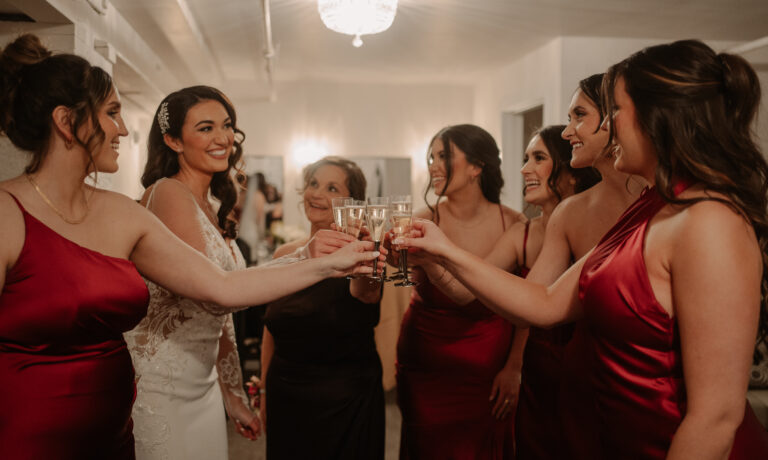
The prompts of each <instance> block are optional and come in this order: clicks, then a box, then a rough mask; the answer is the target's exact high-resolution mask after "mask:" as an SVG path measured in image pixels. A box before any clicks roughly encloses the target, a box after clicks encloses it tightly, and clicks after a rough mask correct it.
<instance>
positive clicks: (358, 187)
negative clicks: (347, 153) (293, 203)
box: [300, 155, 367, 200]
mask: <svg viewBox="0 0 768 460" xmlns="http://www.w3.org/2000/svg"><path fill="white" fill-rule="evenodd" d="M323 166H337V167H339V168H341V169H342V170H343V171H344V173H345V174H346V176H347V183H346V186H347V188H348V189H349V196H350V197H352V198H354V199H356V200H364V199H365V187H366V185H367V182H366V180H365V174H363V171H362V170H361V169H360V167H359V166H357V163H355V162H354V161H351V160H347V159H346V158H342V157H338V156H333V155H331V156H327V157H323V158H321V159H319V160H317V161H316V162H314V163H312V164H310V165H307V166H305V167H304V171H303V174H302V175H303V176H304V185H303V186H302V188H301V190H300V192H301V193H304V191H305V190H306V189H307V187H309V181H310V180H312V176H314V175H315V173H316V172H317V170H318V169H320V168H322V167H323Z"/></svg>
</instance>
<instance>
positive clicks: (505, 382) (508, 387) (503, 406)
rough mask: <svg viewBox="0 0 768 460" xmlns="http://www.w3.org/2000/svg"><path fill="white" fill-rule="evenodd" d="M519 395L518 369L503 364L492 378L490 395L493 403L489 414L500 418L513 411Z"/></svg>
mask: <svg viewBox="0 0 768 460" xmlns="http://www.w3.org/2000/svg"><path fill="white" fill-rule="evenodd" d="M519 395H520V370H519V369H516V368H513V367H511V366H504V367H503V368H502V369H501V370H500V371H499V373H498V374H496V377H495V378H494V379H493V386H492V387H491V397H490V398H489V401H493V400H494V399H495V400H496V402H495V403H494V404H493V408H492V409H491V414H492V415H493V416H494V417H495V418H496V419H497V420H501V419H504V418H506V417H508V416H509V414H512V413H514V411H515V409H516V408H517V398H518V396H519Z"/></svg>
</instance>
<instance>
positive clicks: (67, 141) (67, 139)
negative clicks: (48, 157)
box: [64, 137, 74, 150]
mask: <svg viewBox="0 0 768 460" xmlns="http://www.w3.org/2000/svg"><path fill="white" fill-rule="evenodd" d="M73 143H74V139H72V138H71V137H65V138H64V145H65V146H66V147H67V150H70V149H71V148H72V144H73Z"/></svg>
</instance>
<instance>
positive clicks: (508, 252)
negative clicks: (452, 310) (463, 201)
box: [409, 223, 525, 305]
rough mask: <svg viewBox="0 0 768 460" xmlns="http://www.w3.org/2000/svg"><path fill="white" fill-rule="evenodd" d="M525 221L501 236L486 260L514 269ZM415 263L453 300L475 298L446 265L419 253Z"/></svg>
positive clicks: (502, 267) (506, 268)
mask: <svg viewBox="0 0 768 460" xmlns="http://www.w3.org/2000/svg"><path fill="white" fill-rule="evenodd" d="M524 231H525V224H524V223H515V224H514V225H513V226H512V227H511V228H510V229H509V230H507V231H506V232H504V234H503V235H502V236H501V238H499V240H498V241H497V242H496V244H495V245H494V247H493V249H492V250H491V252H490V253H489V254H488V255H487V256H486V257H485V259H484V260H485V261H486V262H487V263H489V264H491V265H493V266H496V267H499V268H501V269H502V270H506V271H512V270H514V269H515V268H517V266H518V261H519V259H520V256H519V252H520V251H519V250H518V245H519V244H520V243H521V242H522V239H523V232H524ZM409 257H410V258H411V261H412V262H413V263H414V264H415V265H420V266H421V267H422V269H423V270H424V273H425V274H426V275H427V277H428V278H429V281H430V282H431V283H432V284H434V285H435V286H436V287H437V288H438V289H440V291H442V292H443V293H444V294H445V295H447V296H448V297H449V298H450V299H451V300H453V301H454V302H456V303H457V304H459V305H466V304H468V303H470V302H472V301H474V300H475V298H476V297H475V294H474V293H473V292H472V291H470V290H469V289H467V288H466V287H465V286H464V285H463V284H461V283H460V282H459V281H458V280H457V279H456V278H455V277H454V276H453V275H452V274H451V272H450V271H448V270H447V269H446V268H445V267H443V266H441V265H439V264H437V263H434V262H432V261H430V260H429V258H428V257H426V258H425V257H419V253H418V252H416V253H414V255H413V256H410V255H409Z"/></svg>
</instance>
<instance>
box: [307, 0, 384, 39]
mask: <svg viewBox="0 0 768 460" xmlns="http://www.w3.org/2000/svg"><path fill="white" fill-rule="evenodd" d="M317 11H318V12H319V13H320V19H322V20H323V24H325V26H326V27H328V28H329V29H331V30H333V31H334V32H338V33H340V34H347V35H354V36H355V38H354V40H352V45H354V46H355V47H356V48H359V47H361V46H363V40H362V39H361V38H360V36H361V35H371V34H377V33H379V32H384V31H385V30H387V29H389V26H391V25H392V21H394V20H395V13H396V12H397V0H317Z"/></svg>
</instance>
